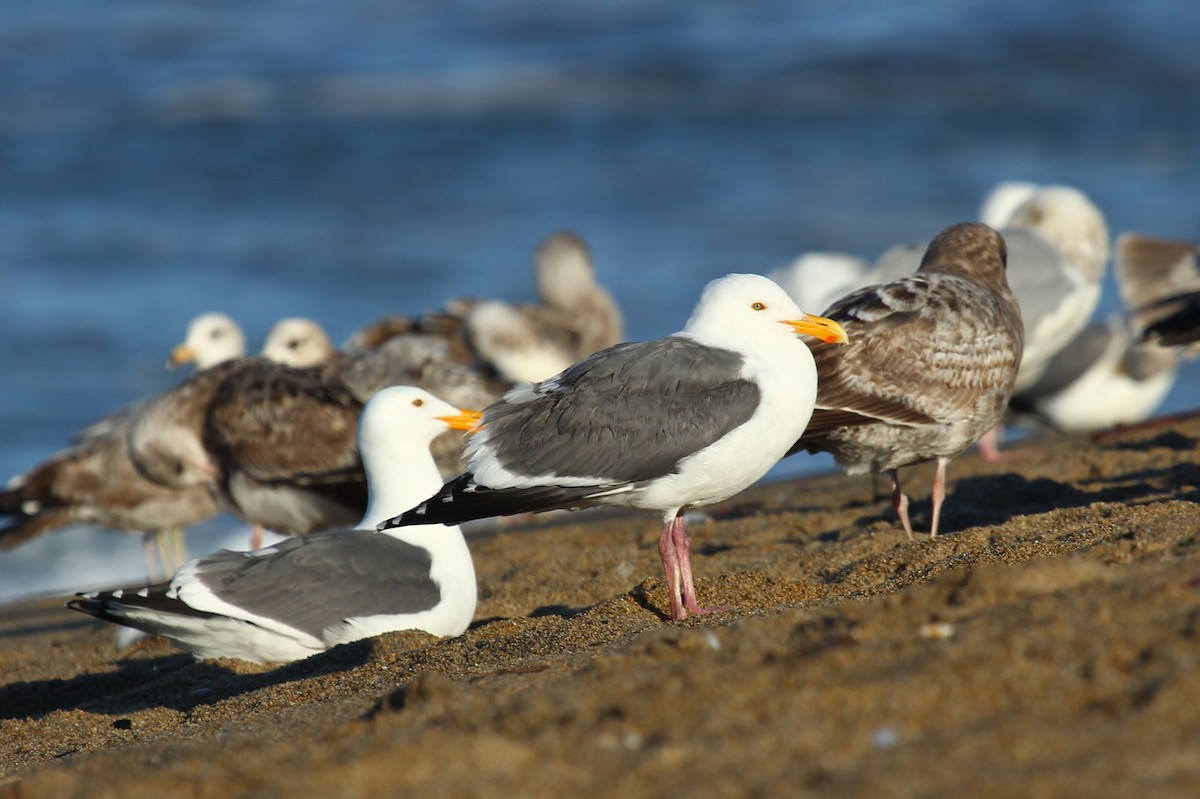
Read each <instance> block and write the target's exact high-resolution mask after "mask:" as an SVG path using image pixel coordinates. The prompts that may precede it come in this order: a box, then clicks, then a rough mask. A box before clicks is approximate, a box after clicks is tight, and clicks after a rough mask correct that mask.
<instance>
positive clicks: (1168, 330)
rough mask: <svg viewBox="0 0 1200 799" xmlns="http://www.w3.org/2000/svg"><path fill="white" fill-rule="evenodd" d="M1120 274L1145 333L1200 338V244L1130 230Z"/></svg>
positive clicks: (1154, 338) (1121, 249)
mask: <svg viewBox="0 0 1200 799" xmlns="http://www.w3.org/2000/svg"><path fill="white" fill-rule="evenodd" d="M1117 279H1118V282H1119V283H1120V285H1121V296H1122V297H1123V298H1124V300H1125V304H1126V305H1127V306H1128V307H1129V309H1130V315H1131V318H1132V320H1133V321H1132V324H1133V327H1134V330H1135V332H1136V334H1137V336H1138V337H1139V338H1142V339H1144V340H1146V341H1150V342H1154V343H1156V344H1160V345H1165V346H1171V345H1177V344H1194V343H1195V342H1197V341H1200V244H1197V243H1196V242H1193V241H1182V240H1178V239H1165V238H1160V237H1157V236H1147V235H1144V234H1141V233H1124V234H1122V235H1121V236H1120V237H1119V238H1118V239H1117ZM1195 349H1196V348H1195V347H1191V346H1190V347H1187V348H1186V350H1185V351H1186V352H1188V353H1191V352H1192V351H1194V350H1195Z"/></svg>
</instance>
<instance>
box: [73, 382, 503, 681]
mask: <svg viewBox="0 0 1200 799" xmlns="http://www.w3.org/2000/svg"><path fill="white" fill-rule="evenodd" d="M478 421H479V414H478V413H473V412H469V411H460V410H459V409H457V408H455V407H453V406H451V405H449V404H448V403H445V402H442V401H441V400H439V399H437V398H436V397H434V396H432V395H430V394H429V393H427V392H425V391H422V390H421V389H417V388H412V387H407V386H405V387H393V388H388V389H385V390H384V391H381V392H379V394H377V395H376V396H375V397H374V398H373V399H372V400H371V401H370V403H368V404H367V407H366V408H365V409H364V411H363V414H362V420H361V423H360V425H359V430H358V438H359V445H360V447H361V449H362V453H363V460H364V464H365V466H366V469H367V476H368V479H369V480H370V486H371V489H370V494H371V500H370V504H369V505H368V507H367V511H366V515H365V516H363V518H362V520H361V521H360V522H359V523H358V525H357V527H356V528H355V529H352V530H330V531H327V532H324V533H315V534H313V535H309V536H305V537H303V538H290V539H286V540H284V541H282V542H280V543H278V544H275V545H274V546H270V547H267V548H266V549H260V550H257V551H254V552H231V551H228V550H222V551H220V552H216V553H214V554H212V555H208V556H206V557H203V558H199V559H196V560H193V561H191V562H189V563H188V564H186V565H185V566H184V567H183V568H182V569H180V570H179V572H178V573H177V574H176V575H175V577H174V579H172V580H171V581H170V582H166V583H160V584H158V585H151V586H147V587H145V588H125V589H120V590H116V591H106V592H94V593H88V594H77V595H76V598H75V599H73V600H71V601H70V602H68V603H67V606H68V607H70V608H73V609H75V610H79V611H83V612H84V613H90V614H91V615H93V616H97V617H99V618H102V619H105V620H107V621H111V622H115V623H117V624H123V625H126V626H129V627H133V628H136V629H139V630H143V631H145V632H148V633H154V634H157V635H164V636H166V637H168V638H171V639H172V640H174V641H175V643H176V644H177V645H178V646H179V647H180V648H182V649H184V650H186V651H188V652H191V653H192V654H194V655H196V657H198V658H214V657H231V658H241V659H243V660H249V661H254V662H258V663H262V662H288V661H293V660H298V659H300V658H304V657H308V656H309V655H312V654H314V653H317V652H321V651H324V650H325V649H328V648H330V647H332V646H336V645H337V644H342V643H348V642H350V641H357V640H359V639H362V638H368V637H371V636H374V635H379V634H381V633H385V632H389V631H393V630H425V631H426V632H429V633H431V634H433V635H438V636H451V635H459V634H461V633H462V632H463V631H464V630H466V629H467V626H468V625H469V624H470V622H471V618H472V616H473V615H474V612H475V601H476V584H475V570H474V566H473V565H472V562H471V554H470V552H469V551H468V549H467V544H466V541H465V540H464V539H463V536H462V533H461V531H460V530H459V529H458V528H457V527H454V528H451V529H449V530H415V529H406V530H399V529H397V530H389V531H385V532H378V531H376V530H375V525H377V524H378V523H379V522H381V521H383V520H384V519H387V518H388V517H390V516H392V515H394V514H395V513H398V512H399V511H400V510H402V509H404V508H407V507H410V506H411V505H413V504H414V503H416V502H418V501H419V500H420V499H421V498H423V497H426V496H428V495H429V494H430V493H431V492H433V491H435V490H437V487H438V485H440V483H441V479H440V477H439V476H438V472H437V469H436V468H435V467H434V464H433V460H432V458H430V456H429V450H428V445H429V443H430V442H431V441H432V440H433V438H434V436H436V435H437V434H438V433H439V432H441V431H443V430H445V429H447V428H453V429H458V430H467V429H470V428H472V427H474V426H475V424H476V423H477V422H478Z"/></svg>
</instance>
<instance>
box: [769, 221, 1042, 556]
mask: <svg viewBox="0 0 1200 799" xmlns="http://www.w3.org/2000/svg"><path fill="white" fill-rule="evenodd" d="M1004 267H1005V246H1004V240H1003V238H1001V236H1000V234H998V233H996V232H995V231H994V230H992V229H991V228H989V227H987V226H986V225H981V224H977V223H966V224H960V225H954V226H952V227H949V228H946V229H945V230H943V231H942V232H941V233H940V234H938V236H937V237H936V238H935V239H934V240H933V242H932V243H930V245H929V248H928V250H927V251H926V253H925V257H924V259H923V260H922V261H921V266H920V268H919V269H918V270H917V272H916V273H915V274H913V275H910V276H908V277H905V278H901V279H899V280H896V281H893V282H891V283H887V284H884V285H882V286H871V287H868V288H865V289H862V290H860V291H857V292H854V293H853V294H850V295H848V296H846V297H844V298H843V299H841V300H840V301H838V302H836V303H835V304H834V305H833V306H832V307H831V308H830V309H829V310H828V311H826V314H827V315H828V316H829V317H830V318H832V319H835V320H837V321H838V322H840V323H841V324H842V326H843V327H844V328H845V329H846V333H847V335H848V336H849V338H850V343H849V344H848V345H846V346H831V345H827V344H819V343H813V344H812V345H811V346H812V350H813V356H814V358H815V359H816V363H817V375H818V382H817V403H816V408H815V410H814V411H813V416H812V420H811V421H810V422H809V425H808V428H807V429H806V430H805V431H804V435H803V436H801V438H800V440H799V441H797V442H796V445H795V446H794V447H793V449H792V451H793V452H796V451H798V450H801V449H807V450H808V451H810V452H817V451H826V452H830V453H832V454H833V456H834V458H835V459H836V460H837V462H838V463H839V464H840V465H841V466H842V467H843V468H844V469H846V471H847V472H848V473H849V474H859V473H862V472H866V471H872V472H882V471H886V472H888V473H889V474H890V475H891V477H892V482H893V487H894V493H893V502H894V504H895V506H896V510H897V513H899V515H900V519H901V522H902V523H903V524H904V528H905V532H906V533H908V535H909V537H910V538H911V536H912V526H911V524H910V522H909V519H908V512H907V504H908V500H907V497H905V496H904V493H903V492H902V491H901V489H900V480H899V474H898V472H897V469H899V467H901V466H907V465H909V464H914V463H920V462H923V461H928V460H936V461H937V462H938V471H937V477H936V478H935V480H934V488H933V521H932V525H931V531H932V534H933V535H936V534H937V524H938V517H939V513H940V510H941V501H942V497H943V492H944V482H945V466H946V463H947V461H949V459H950V458H952V457H954V456H955V455H957V454H958V453H959V452H962V451H963V450H964V449H966V448H967V447H969V446H971V444H973V443H974V442H975V441H976V440H978V439H979V437H980V436H982V435H983V434H984V433H985V432H987V431H988V430H989V429H991V428H992V427H994V426H995V425H996V424H997V423H999V422H1000V420H1001V418H1002V417H1003V414H1004V409H1005V407H1006V405H1007V404H1008V400H1009V398H1010V397H1011V396H1012V391H1013V384H1014V381H1015V379H1016V374H1017V368H1018V366H1019V364H1020V362H1021V351H1022V347H1023V332H1022V325H1021V314H1020V311H1019V309H1018V307H1017V301H1016V298H1015V297H1014V296H1013V294H1012V292H1011V291H1010V290H1009V288H1008V283H1007V281H1006V279H1005V269H1004Z"/></svg>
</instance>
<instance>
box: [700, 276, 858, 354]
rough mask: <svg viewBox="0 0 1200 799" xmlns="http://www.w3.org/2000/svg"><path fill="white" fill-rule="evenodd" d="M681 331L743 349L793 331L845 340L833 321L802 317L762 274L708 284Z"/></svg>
mask: <svg viewBox="0 0 1200 799" xmlns="http://www.w3.org/2000/svg"><path fill="white" fill-rule="evenodd" d="M682 333H683V334H684V335H686V336H689V337H691V338H693V339H695V340H697V341H699V342H701V343H702V344H710V345H712V346H717V347H727V348H730V349H734V350H739V351H746V350H750V349H756V348H758V347H760V346H762V345H764V344H766V343H767V342H772V341H776V342H782V341H786V340H789V339H795V337H796V333H804V334H807V335H810V336H815V337H817V338H819V339H821V340H822V341H827V342H830V343H832V342H835V341H840V342H843V343H844V342H845V341H846V331H844V330H843V329H842V326H841V325H839V324H838V323H837V322H834V321H833V320H831V319H826V318H824V317H821V316H812V315H809V314H806V313H804V312H803V311H801V310H800V309H799V308H798V307H796V303H794V302H792V298H791V297H789V296H788V294H787V292H785V291H784V290H783V289H781V288H780V287H779V286H778V285H776V284H775V283H773V282H772V281H770V280H768V279H767V278H765V277H763V276H762V275H726V276H725V277H722V278H718V279H717V280H714V281H712V282H710V283H709V284H708V285H707V286H705V287H704V293H703V294H701V295H700V302H699V303H697V304H696V309H695V310H694V311H693V312H692V316H691V318H690V319H688V323H687V324H686V325H685V326H684V328H683V331H682Z"/></svg>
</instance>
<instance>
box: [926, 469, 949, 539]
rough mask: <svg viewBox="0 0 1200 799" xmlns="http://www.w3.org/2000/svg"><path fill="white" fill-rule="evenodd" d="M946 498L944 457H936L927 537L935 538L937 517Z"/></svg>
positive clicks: (940, 513) (939, 515)
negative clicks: (931, 510)
mask: <svg viewBox="0 0 1200 799" xmlns="http://www.w3.org/2000/svg"><path fill="white" fill-rule="evenodd" d="M945 498H946V459H945V458H938V462H937V471H935V472H934V473H933V524H932V525H931V526H930V528H929V537H930V538H937V531H938V519H939V518H940V517H941V515H942V500H944V499H945Z"/></svg>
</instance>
